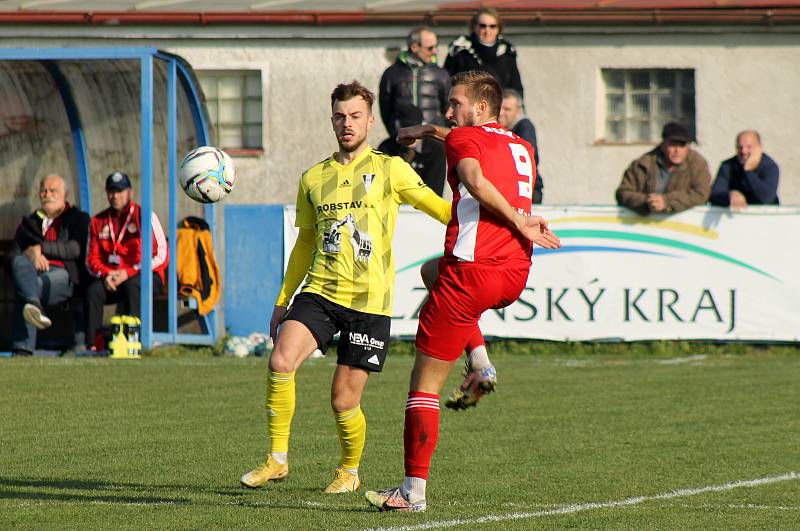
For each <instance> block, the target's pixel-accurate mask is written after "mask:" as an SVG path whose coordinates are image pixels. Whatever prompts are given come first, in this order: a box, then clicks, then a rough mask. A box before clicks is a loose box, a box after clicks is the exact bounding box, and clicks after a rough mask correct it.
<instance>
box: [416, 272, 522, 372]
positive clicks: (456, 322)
mask: <svg viewBox="0 0 800 531" xmlns="http://www.w3.org/2000/svg"><path fill="white" fill-rule="evenodd" d="M439 270H440V271H439V278H438V279H437V280H436V283H435V284H434V285H433V290H431V293H430V296H429V297H428V300H427V301H426V302H425V304H424V305H423V306H422V310H421V311H420V314H419V328H417V350H419V351H420V352H422V353H424V354H427V355H429V356H431V357H433V358H436V359H440V360H445V361H455V360H456V359H458V357H459V356H461V353H462V352H464V347H465V346H466V345H467V341H468V340H469V338H470V336H471V335H472V334H473V332H474V331H475V328H476V327H477V326H478V319H480V317H481V314H482V313H483V312H485V311H486V310H489V309H491V308H504V307H506V306H508V305H509V304H511V303H512V302H514V301H516V300H517V299H518V298H519V295H520V293H522V290H523V289H525V285H526V284H527V282H528V273H529V272H530V262H519V264H517V263H514V264H513V265H510V266H509V265H505V266H503V267H496V266H495V267H489V266H481V265H475V264H472V263H468V262H467V263H465V262H448V263H444V262H442V263H440V266H439Z"/></svg>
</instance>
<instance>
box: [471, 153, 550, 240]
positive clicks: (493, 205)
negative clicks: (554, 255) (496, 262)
mask: <svg viewBox="0 0 800 531" xmlns="http://www.w3.org/2000/svg"><path fill="white" fill-rule="evenodd" d="M456 173H457V174H458V178H459V180H461V182H462V183H464V186H465V187H466V188H467V190H468V191H469V193H470V195H472V197H474V198H475V199H477V200H478V202H479V203H480V204H481V206H482V207H484V208H487V209H489V210H491V211H492V212H493V213H494V214H495V215H496V216H498V217H499V218H500V219H502V220H503V221H505V222H506V223H508V224H509V225H511V226H512V227H514V228H515V229H516V230H517V231H518V232H519V233H520V234H522V235H523V236H525V237H526V238H527V239H529V240H531V241H532V242H534V243H536V244H537V245H539V246H541V247H545V248H548V249H556V248H558V247H561V242H560V241H559V239H558V236H556V235H555V233H553V232H552V231H551V230H550V229H549V228H548V227H547V222H546V221H545V220H544V219H542V218H541V217H539V216H527V215H522V214H520V213H519V212H517V211H516V210H515V209H514V207H512V206H511V204H510V203H509V202H508V201H507V200H506V198H505V197H503V194H501V193H500V192H499V191H498V190H497V188H495V186H494V185H493V184H492V182H491V181H490V180H489V179H487V178H486V177H484V175H483V171H482V170H481V165H480V163H479V162H478V161H477V160H476V159H472V158H464V159H461V160H460V161H458V164H457V165H456Z"/></svg>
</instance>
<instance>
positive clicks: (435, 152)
mask: <svg viewBox="0 0 800 531" xmlns="http://www.w3.org/2000/svg"><path fill="white" fill-rule="evenodd" d="M417 160H419V162H421V163H422V168H420V169H419V170H418V172H419V174H420V176H421V177H422V180H423V182H424V183H425V184H427V185H428V187H429V188H430V189H431V190H433V191H434V192H436V194H437V195H439V196H440V197H441V195H442V193H443V192H444V183H445V177H446V176H447V157H446V156H445V152H444V144H443V143H441V142H439V141H438V140H434V139H432V138H426V139H424V140H423V141H422V153H420V154H419V155H418V157H417Z"/></svg>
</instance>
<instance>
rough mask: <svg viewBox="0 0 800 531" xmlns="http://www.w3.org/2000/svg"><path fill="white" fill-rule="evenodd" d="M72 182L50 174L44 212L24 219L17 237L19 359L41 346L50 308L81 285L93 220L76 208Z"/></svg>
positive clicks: (42, 187) (44, 184) (43, 189)
mask: <svg viewBox="0 0 800 531" xmlns="http://www.w3.org/2000/svg"><path fill="white" fill-rule="evenodd" d="M67 195H68V189H67V183H66V181H65V180H64V178H63V177H61V176H60V175H56V174H50V175H47V176H46V177H44V178H43V179H42V180H41V182H40V184H39V201H40V204H41V208H40V209H38V210H36V211H35V212H33V213H32V214H30V215H29V216H26V217H24V218H22V222H21V223H20V225H19V226H18V227H17V231H16V233H15V235H14V248H13V249H12V252H11V276H12V277H13V279H14V294H15V297H14V321H13V325H12V336H13V344H12V349H13V353H14V354H15V355H21V356H24V355H28V356H29V355H31V354H32V353H33V351H34V349H35V347H36V331H37V330H43V329H45V328H48V327H49V326H50V325H51V324H52V321H51V320H50V318H48V317H47V316H46V315H45V314H44V308H45V307H46V306H49V305H54V304H60V303H62V302H64V301H66V300H67V299H69V298H70V297H72V295H73V293H74V291H75V288H76V286H78V285H79V284H80V280H81V277H83V276H84V275H83V272H84V270H82V269H81V268H82V267H83V266H82V264H83V256H84V252H85V250H86V235H87V233H88V229H89V215H88V214H86V213H85V212H83V211H81V210H79V209H78V208H75V207H73V206H72V205H70V204H69V203H68V202H67V200H66V198H67ZM82 326H83V323H76V328H77V330H76V332H77V333H76V338H77V341H78V342H80V341H82V338H81V337H80V336H81V335H82V334H80V331H81V329H82Z"/></svg>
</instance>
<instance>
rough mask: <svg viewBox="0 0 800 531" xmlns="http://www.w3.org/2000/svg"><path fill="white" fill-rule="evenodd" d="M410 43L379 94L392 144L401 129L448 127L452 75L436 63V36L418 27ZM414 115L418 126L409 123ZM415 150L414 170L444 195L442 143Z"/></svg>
mask: <svg viewBox="0 0 800 531" xmlns="http://www.w3.org/2000/svg"><path fill="white" fill-rule="evenodd" d="M406 43H407V45H408V48H407V49H406V50H404V51H402V52H400V54H399V55H398V57H397V60H396V61H395V62H394V63H393V64H392V65H391V66H390V67H389V68H387V69H386V71H385V72H384V73H383V76H381V83H380V90H379V91H378V104H379V105H380V110H381V119H383V124H384V125H385V126H386V130H387V131H388V132H389V140H390V141H391V142H393V141H394V139H395V137H397V131H398V129H400V127H407V126H410V125H420V124H431V125H440V126H441V125H444V124H445V118H444V114H445V112H447V107H448V105H449V103H448V100H447V98H448V94H449V93H450V76H449V75H448V73H447V72H446V71H445V70H444V69H443V68H441V67H440V66H438V65H437V64H436V51H437V47H438V39H437V37H436V34H435V33H434V32H433V31H432V30H431V29H430V28H427V27H424V26H423V27H419V28H415V29H413V30H412V31H411V32H410V33H409V34H408V37H407V38H406ZM412 116H413V117H414V122H415V123H408V120H409V117H412ZM420 118H421V121H420ZM413 149H414V150H415V151H416V152H417V154H416V156H415V157H414V162H413V163H412V165H413V166H414V169H415V170H416V171H417V173H418V174H419V175H420V177H422V180H423V181H424V182H425V184H427V185H428V187H429V188H431V189H432V190H433V191H434V192H436V193H437V194H439V195H440V196H441V195H442V191H443V190H444V179H445V172H446V166H445V155H444V148H443V147H442V144H441V143H439V142H436V141H434V140H432V139H425V140H423V141H422V142H420V143H417V144H416V145H415V146H414V147H413Z"/></svg>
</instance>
